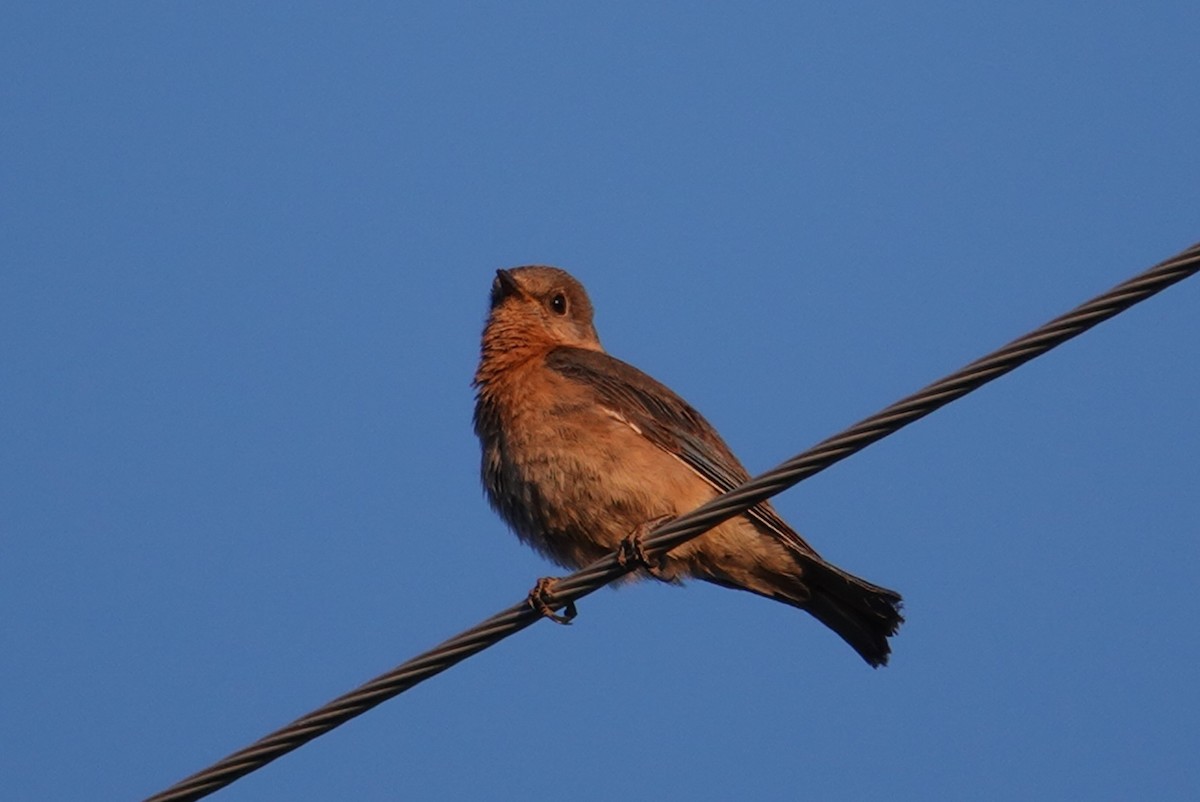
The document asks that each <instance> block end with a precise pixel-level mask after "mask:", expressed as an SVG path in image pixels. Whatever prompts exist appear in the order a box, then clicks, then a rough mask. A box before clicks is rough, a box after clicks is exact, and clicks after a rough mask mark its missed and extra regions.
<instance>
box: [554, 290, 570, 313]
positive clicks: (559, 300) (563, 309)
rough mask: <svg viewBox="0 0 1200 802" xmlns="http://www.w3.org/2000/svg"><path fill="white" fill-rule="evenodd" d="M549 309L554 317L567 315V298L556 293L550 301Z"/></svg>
mask: <svg viewBox="0 0 1200 802" xmlns="http://www.w3.org/2000/svg"><path fill="white" fill-rule="evenodd" d="M550 308H551V309H552V310H554V314H556V315H565V314H566V313H567V296H565V295H563V294H562V293H561V292H556V293H555V294H554V297H553V298H551V299H550Z"/></svg>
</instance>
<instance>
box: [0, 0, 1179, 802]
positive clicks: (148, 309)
mask: <svg viewBox="0 0 1200 802" xmlns="http://www.w3.org/2000/svg"><path fill="white" fill-rule="evenodd" d="M646 6H647V4H641V3H630V4H622V3H489V4H470V5H467V4H463V5H460V6H457V7H454V6H451V5H450V4H432V3H431V4H422V5H413V4H397V3H369V2H368V3H352V4H340V3H339V4H309V3H297V4H289V5H288V6H287V7H286V8H285V7H284V6H282V5H280V4H268V3H238V4H231V3H224V4H210V3H155V4H149V5H144V6H143V7H140V8H135V7H133V6H130V5H126V4H120V5H108V4H103V3H78V4H72V5H67V6H64V5H59V4H54V3H8V4H5V6H4V9H3V11H0V72H2V73H3V76H4V78H3V80H2V84H3V89H2V90H0V99H2V100H0V102H2V104H3V106H2V110H0V118H2V123H0V455H2V457H0V785H2V786H3V788H4V796H5V798H6V799H12V800H79V799H97V800H109V799H111V800H123V799H134V798H140V797H142V796H145V795H148V794H150V793H152V792H155V791H158V790H161V789H162V788H164V787H166V786H167V785H169V784H171V783H173V782H174V781H176V780H178V779H181V778H182V777H183V776H185V775H187V774H189V773H191V772H193V771H195V770H198V769H200V768H203V767H204V766H206V765H208V764H209V763H211V762H212V761H214V760H216V759H218V758H220V757H222V756H224V755H225V754H227V753H229V752H231V751H233V750H235V749H237V748H240V747H242V746H244V745H246V744H248V743H249V742H251V741H253V740H254V739H256V738H258V737H259V736H261V735H263V734H265V733H267V732H268V731H270V730H272V729H274V728H276V727H278V726H280V725H283V724H285V723H287V722H288V721H291V720H292V719H293V718H295V717H297V716H299V715H301V714H303V713H305V712H307V711H309V710H311V709H312V708H314V707H317V706H318V705H320V704H322V703H324V702H326V701H328V700H329V699H330V698H332V697H334V696H336V695H338V694H340V693H342V692H344V691H347V690H349V689H351V688H353V687H355V686H356V685H358V684H359V683H361V682H363V681H365V680H367V679H369V678H371V677H373V676H375V675H376V674H379V673H381V672H383V671H385V670H387V669H389V668H391V667H392V666H393V665H395V664H397V663H400V662H402V661H403V660H405V659H407V658H408V657H410V656H412V655H414V654H416V653H417V652H420V651H422V650H424V649H426V648H428V647H430V646H433V645H434V644H436V643H437V642H439V641H440V640H442V639H443V638H445V637H448V636H450V635H452V634H454V633H457V632H458V631H460V630H462V629H465V628H466V627H468V626H470V625H472V624H474V623H476V622H477V621H479V620H480V619H482V618H484V617H486V616H487V615H490V614H491V613H493V612H495V611H497V610H499V609H502V608H504V607H507V606H508V605H510V604H513V603H515V602H516V601H518V600H519V599H520V598H522V596H523V595H524V594H525V592H526V591H527V590H528V589H529V588H530V587H531V586H532V585H533V583H534V580H535V579H536V578H537V577H539V576H542V575H546V574H552V573H556V572H557V570H556V569H555V568H554V567H552V566H549V565H548V564H546V563H544V562H543V561H542V560H541V559H540V558H538V557H537V556H536V555H535V554H533V553H532V552H530V551H529V550H527V549H526V548H525V547H523V546H521V545H520V544H519V543H518V542H517V540H516V539H515V538H514V537H513V536H512V535H511V534H509V533H508V532H507V531H506V530H505V528H504V526H503V525H502V523H501V522H500V520H499V519H498V518H496V517H495V516H494V515H493V514H492V512H491V511H490V510H489V509H488V507H487V505H486V503H485V502H484V500H483V497H482V493H481V490H480V486H479V480H478V447H477V443H476V441H475V438H474V435H473V433H472V431H471V422H470V420H471V409H472V403H473V400H472V392H471V388H470V386H469V383H470V378H471V375H472V372H473V370H474V367H475V362H476V359H477V353H478V352H477V348H478V337H479V332H480V329H481V326H482V323H483V317H484V312H485V307H486V298H487V292H488V288H489V285H490V282H491V280H492V277H493V272H494V270H495V269H496V268H498V267H505V266H512V265H517V264H523V263H531V262H541V263H551V264H556V265H559V266H561V267H564V268H566V269H568V270H570V271H571V272H572V273H574V274H575V275H576V276H577V277H579V278H580V279H581V280H582V281H583V282H584V283H585V284H586V286H587V287H588V288H589V290H590V292H591V295H592V300H593V302H594V304H595V306H596V309H597V320H596V322H597V326H598V329H599V332H600V335H601V338H602V340H603V342H604V343H605V346H606V347H607V348H608V350H609V351H611V352H612V353H614V354H616V355H617V356H619V357H621V358H623V359H625V360H627V361H629V362H632V363H633V364H635V365H637V366H639V367H641V368H642V369H644V370H646V371H648V372H649V373H651V374H652V375H654V376H656V377H657V378H659V379H660V380H662V381H664V382H666V383H667V384H669V385H670V386H671V387H673V388H674V389H675V390H676V391H678V392H679V393H681V394H682V395H684V396H685V397H686V398H688V399H689V400H690V401H691V402H692V403H693V404H694V405H695V406H697V407H698V408H699V409H700V410H701V411H703V412H704V413H705V415H706V416H707V417H708V418H709V419H710V420H711V421H712V422H713V423H714V424H716V425H717V426H718V428H720V429H721V431H722V432H723V434H724V435H725V438H726V439H727V440H728V441H729V443H730V444H731V445H732V447H733V448H734V450H735V451H737V452H738V453H739V454H740V455H741V457H742V459H743V461H744V462H745V463H746V465H747V466H748V467H749V468H750V469H751V471H752V472H759V471H762V470H765V469H767V468H770V467H772V466H774V465H775V464H777V463H778V462H781V461H782V460H783V459H785V458H787V457H789V456H791V455H792V454H795V453H797V452H799V451H801V450H803V449H804V448H806V447H807V446H809V445H811V444H813V443H814V442H816V441H818V440H820V439H822V438H824V437H826V436H828V435H830V434H833V433H835V432H837V431H839V430H841V429H842V428H843V427H845V426H846V425H848V424H850V423H853V422H854V421H856V420H857V419H859V418H861V417H863V416H865V415H867V414H870V413H872V412H874V411H876V410H877V409H879V408H881V407H882V406H884V405H886V404H887V403H889V402H891V401H893V400H895V399H897V398H899V397H900V396H902V395H904V394H907V393H908V392H911V391H913V390H915V389H917V388H919V387H920V386H922V385H924V384H925V383H927V382H928V381H931V380H933V379H936V378H938V377H940V376H942V375H943V374H945V373H947V372H949V371H951V370H953V369H955V368H958V367H960V366H961V365H962V364H964V363H966V362H967V361H969V360H971V359H973V358H975V357H977V356H979V355H981V354H983V353H985V352H986V351H988V350H991V349H992V348H994V347H996V346H998V345H1001V344H1002V343H1004V342H1006V341H1007V340H1009V339H1011V338H1013V337H1015V336H1018V335H1020V334H1023V333H1024V332H1026V331H1028V330H1029V329H1031V328H1033V327H1034V326H1036V325H1038V324H1040V323H1042V322H1044V321H1045V320H1047V319H1049V318H1050V317H1053V316H1054V315H1057V314H1059V313H1060V312H1063V311H1066V310H1067V309H1069V308H1070V307H1072V306H1074V305H1075V304H1076V303H1078V302H1080V301H1082V300H1084V299H1086V298H1088V297H1091V296H1092V295H1094V294H1096V293H1099V292H1101V291H1103V290H1105V289H1107V288H1109V287H1110V286H1112V285H1113V284H1115V283H1117V282H1118V281H1121V280H1123V279H1124V278H1126V277H1127V276H1129V275H1132V274H1133V273H1135V272H1138V271H1140V270H1142V269H1143V268H1145V267H1148V266H1149V265H1150V264H1152V263H1154V262H1157V261H1159V260H1160V259H1162V258H1165V257H1167V256H1170V255H1171V254H1173V253H1175V252H1177V251H1179V250H1181V249H1183V248H1185V247H1187V246H1188V245H1190V244H1192V243H1193V242H1195V241H1197V240H1200V68H1198V67H1197V64H1198V62H1197V59H1196V41H1197V32H1198V29H1200V7H1198V6H1197V5H1196V4H1195V3H1193V2H1179V3H1144V4H1097V3H1062V4H1046V3H1025V2H1017V3H1005V4H1000V5H999V6H998V7H996V8H992V9H983V8H979V7H969V4H967V5H965V4H962V3H930V4H924V5H919V7H916V8H914V7H911V6H910V7H903V6H898V5H896V4H892V3H878V4H864V3H850V4H846V3H837V4H820V5H815V6H814V5H813V4H798V3H797V4H783V3H779V4H762V3H750V4H736V5H735V4H728V5H723V6H717V5H715V4H706V5H702V6H698V5H697V4H684V3H674V4H655V5H654V6H653V8H647V7H646ZM1198 407H1200V279H1192V280H1191V281H1189V282H1185V283H1184V284H1182V285H1179V286H1177V287H1175V288H1172V289H1170V290H1168V291H1167V292H1165V293H1164V294H1163V295H1161V296H1159V297H1157V298H1154V299H1152V300H1150V301H1148V302H1146V303H1144V304H1142V305H1140V306H1138V307H1136V308H1135V309H1134V310H1132V311H1130V312H1128V313H1126V314H1124V315H1122V316H1120V317H1118V318H1117V319H1115V320H1114V321H1111V322H1109V323H1106V324H1104V325H1103V326H1101V327H1100V328H1098V329H1097V330H1095V331H1093V332H1091V333H1089V334H1087V335H1085V336H1083V337H1082V338H1081V339H1079V340H1077V341H1074V342H1072V343H1070V344H1069V345H1067V346H1065V347H1063V348H1061V349H1059V350H1057V351H1055V352H1052V353H1051V354H1050V355H1048V356H1046V357H1044V358H1042V359H1039V360H1037V361H1036V362H1034V363H1033V364H1031V365H1029V366H1026V367H1025V368H1022V369H1021V370H1019V371H1017V372H1016V373H1015V374H1013V375H1011V376H1009V377H1006V378H1004V379H1003V380H1001V381H1000V382H998V383H997V384H995V385H992V386H989V387H987V388H985V389H984V390H982V391H979V392H977V393H975V394H972V395H971V396H969V397H968V398H966V399H964V400H963V401H960V402H958V403H956V404H954V405H952V406H951V407H949V408H947V409H946V410H943V411H942V412H939V413H937V414H936V415H934V416H932V417H930V418H928V419H926V420H924V421H922V422H920V423H918V424H916V425H915V426H913V427H911V428H910V429H907V430H905V431H903V432H902V433H900V434H899V435H897V436H894V437H891V438H889V439H887V440H885V441H884V442H882V443H880V444H878V445H876V446H874V447H872V448H870V449H868V450H867V451H865V452H863V453H861V454H859V455H857V456H855V457H854V458H852V459H850V460H849V461H847V462H844V463H842V464H840V465H838V466H836V467H835V468H833V469H831V470H829V471H827V472H826V473H823V474H821V475H820V476H818V477H815V478H814V479H812V480H810V481H808V482H806V483H804V484H802V485H800V486H798V487H797V488H795V489H794V490H792V491H790V492H788V493H786V494H784V495H783V496H781V497H779V498H778V499H777V505H778V507H779V509H780V511H781V512H782V513H783V515H784V516H785V517H786V518H788V519H789V520H790V521H791V522H792V523H793V524H794V525H795V526H796V528H797V529H799V530H800V531H801V532H803V533H804V534H805V535H806V536H807V537H808V538H809V539H810V540H811V541H812V543H813V544H814V545H815V546H816V547H817V548H818V549H820V550H821V551H822V552H823V553H824V554H825V555H826V556H827V557H829V558H830V559H832V560H834V561H835V562H837V563H838V564H840V565H842V566H844V567H846V568H847V569H849V570H852V571H854V572H856V573H858V574H861V575H863V576H864V577H867V578H869V579H871V580H873V581H876V582H878V583H881V584H884V585H887V586H889V587H894V588H897V589H898V590H900V591H902V592H903V593H904V595H905V599H906V612H907V616H908V623H907V625H906V626H905V627H904V628H903V629H902V630H901V633H900V635H899V636H898V637H897V638H896V639H895V640H894V641H893V644H894V648H895V654H894V656H893V661H892V665H891V666H890V667H888V668H885V669H881V670H878V671H873V670H871V669H869V668H868V667H867V666H866V665H865V664H863V663H862V661H860V660H859V659H858V657H857V656H856V655H855V654H854V653H853V652H852V651H851V650H850V649H849V648H848V647H847V646H846V645H845V644H843V643H842V642H841V641H840V640H839V639H838V638H837V637H835V636H834V635H832V634H831V633H830V632H828V631H826V630H825V629H823V628H822V627H821V626H819V625H818V624H817V623H816V622H815V621H813V620H812V619H811V618H809V617H807V616H805V615H803V614H802V613H799V612H797V611H795V610H792V609H789V608H786V607H783V606H781V605H775V604H772V603H770V602H768V601H764V600H762V599H759V598H755V597H752V596H749V595H747V594H738V593H734V592H732V591H727V590H722V589H719V588H714V587H708V586H698V585H696V586H689V587H686V588H683V589H679V588H671V587H666V586H654V585H649V584H645V585H634V586H629V587H623V588H621V589H619V590H616V591H610V590H604V591H601V592H600V593H597V594H595V595H593V596H591V597H589V598H588V599H585V600H584V601H583V602H582V603H581V604H580V616H579V619H578V620H577V622H576V623H575V625H573V626H571V627H559V626H556V625H554V624H551V623H548V622H547V623H544V624H539V625H537V626H535V627H533V628H531V629H530V630H527V631H525V632H523V633H521V634H520V635H518V636H516V637H514V638H511V639H510V640H508V641H505V642H504V643H503V644H501V645H499V646H498V647H495V648H493V649H491V650H488V651H486V652H484V653H483V654H482V655H479V656H477V657H475V658H472V659H471V660H469V661H467V662H466V663H464V664H462V665H460V666H458V667H457V668H455V669H453V670H451V671H450V672H448V673H446V674H443V675H442V676H440V677H438V678H436V679H434V680H432V681H430V682H427V683H425V684H423V685H421V686H418V687H417V688H416V689H414V690H413V691H411V692H409V693H407V694H404V695H403V696H400V697H399V698H397V699H395V700H393V701H391V702H389V703H387V704H386V705H384V706H382V707H380V708H377V709H376V710H374V711H372V712H370V713H369V714H367V715H365V716H363V717H362V718H359V719H357V720H355V721H353V722H352V723H350V724H348V725H346V726H343V727H341V728H340V729H338V730H335V731H334V732H333V733H331V734H329V735H326V736H324V737H322V738H320V739H319V740H317V741H315V742H314V743H312V744H310V745H308V746H306V747H304V748H303V749H301V750H299V751H297V752H294V753H292V754H291V755H289V756H287V757H285V758H283V759H281V760H279V761H277V762H275V763H274V764H272V765H270V766H269V767H267V768H265V769H263V770H261V771H259V772H257V773H255V774H253V775H251V776H250V777H247V778H245V779H243V780H241V781H239V782H237V783H236V784H234V785H233V786H231V787H230V788H229V789H227V790H225V791H222V792H220V794H219V795H218V796H216V797H215V798H217V799H222V800H266V799H289V800H302V801H308V800H327V799H354V800H393V799H433V798H441V799H555V798H572V799H577V800H605V799H614V798H625V799H651V798H655V799H705V800H706V799H714V800H716V799H730V798H735V797H739V798H752V799H796V798H812V799H823V800H856V799H864V798H868V797H870V798H887V799H896V800H928V799H938V798H941V799H985V800H986V799H994V800H1010V799H1066V798H1078V799H1113V800H1116V799H1133V798H1142V799H1162V800H1169V799H1195V798H1197V796H1198V795H1200V759H1197V755H1200V733H1198V730H1197V723H1196V722H1197V720H1200V691H1198V690H1197V688H1198V687H1200V681H1198V680H1200V675H1198V672H1200V669H1198V668H1197V666H1198V665H1200V631H1198V629H1197V626H1196V622H1197V619H1198V618H1200V594H1197V593H1196V590H1195V588H1196V577H1197V574H1198V573H1200V545H1198V542H1197V529H1198V521H1200V492H1198V491H1197V487H1198V485H1200V462H1198V460H1197V456H1198V454H1200V416H1198V415H1197V409H1198Z"/></svg>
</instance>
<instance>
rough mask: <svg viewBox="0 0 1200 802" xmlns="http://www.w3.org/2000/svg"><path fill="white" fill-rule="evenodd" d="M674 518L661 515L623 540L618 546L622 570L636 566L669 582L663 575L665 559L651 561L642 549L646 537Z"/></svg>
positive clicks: (618, 558)
mask: <svg viewBox="0 0 1200 802" xmlns="http://www.w3.org/2000/svg"><path fill="white" fill-rule="evenodd" d="M674 517H675V516H674V515H660V516H659V517H657V518H653V519H651V520H649V521H646V522H645V523H643V524H639V525H638V527H637V529H634V530H633V532H632V533H630V535H629V536H628V537H626V538H625V539H624V540H622V541H621V543H620V545H618V546H617V565H619V566H621V567H622V568H628V567H630V566H636V567H638V568H642V569H644V570H645V571H646V572H647V573H648V574H650V576H652V577H654V578H655V579H661V580H663V581H664V582H665V581H667V578H666V577H665V576H664V575H663V573H662V568H663V559H662V558H661V557H660V558H659V559H657V560H651V559H650V558H649V557H648V556H646V552H645V550H644V549H643V548H642V540H643V539H644V538H645V537H646V535H648V534H650V533H651V532H653V531H654V530H655V529H657V528H658V527H660V526H662V525H663V524H665V523H666V522H667V521H669V520H671V519H672V518H674Z"/></svg>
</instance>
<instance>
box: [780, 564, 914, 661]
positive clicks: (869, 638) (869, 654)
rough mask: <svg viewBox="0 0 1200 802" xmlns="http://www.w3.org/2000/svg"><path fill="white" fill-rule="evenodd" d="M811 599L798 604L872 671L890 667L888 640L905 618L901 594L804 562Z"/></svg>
mask: <svg viewBox="0 0 1200 802" xmlns="http://www.w3.org/2000/svg"><path fill="white" fill-rule="evenodd" d="M804 583H805V584H806V585H807V586H808V591H809V596H808V599H806V600H805V601H804V602H803V603H801V604H797V605H796V606H797V607H801V608H802V609H804V610H807V611H808V612H809V613H811V614H812V615H813V617H814V618H816V619H817V620H818V621H820V622H821V623H822V624H824V625H825V626H827V627H829V628H830V629H832V630H833V631H834V632H836V633H837V634H838V635H839V636H841V638H842V640H844V641H846V643H848V644H850V646H851V647H853V649H854V651H856V652H858V653H859V654H860V655H861V656H862V658H863V659H864V660H866V661H867V662H868V663H870V664H871V665H872V666H873V667H879V666H883V665H887V661H888V655H890V654H891V653H892V649H891V646H889V645H888V638H890V637H891V636H892V635H895V634H896V630H898V629H899V628H900V624H902V623H904V616H903V615H902V614H901V613H900V608H901V599H900V594H899V593H897V592H896V591H894V590H888V589H887V588H881V587H879V586H878V585H872V584H871V583H870V582H867V581H866V580H863V579H859V578H858V577H856V576H854V575H852V574H849V573H846V572H845V571H843V570H841V569H840V568H837V567H836V566H833V565H830V564H829V563H827V562H825V561H824V560H821V559H819V558H815V559H812V558H810V559H805V560H804Z"/></svg>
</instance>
